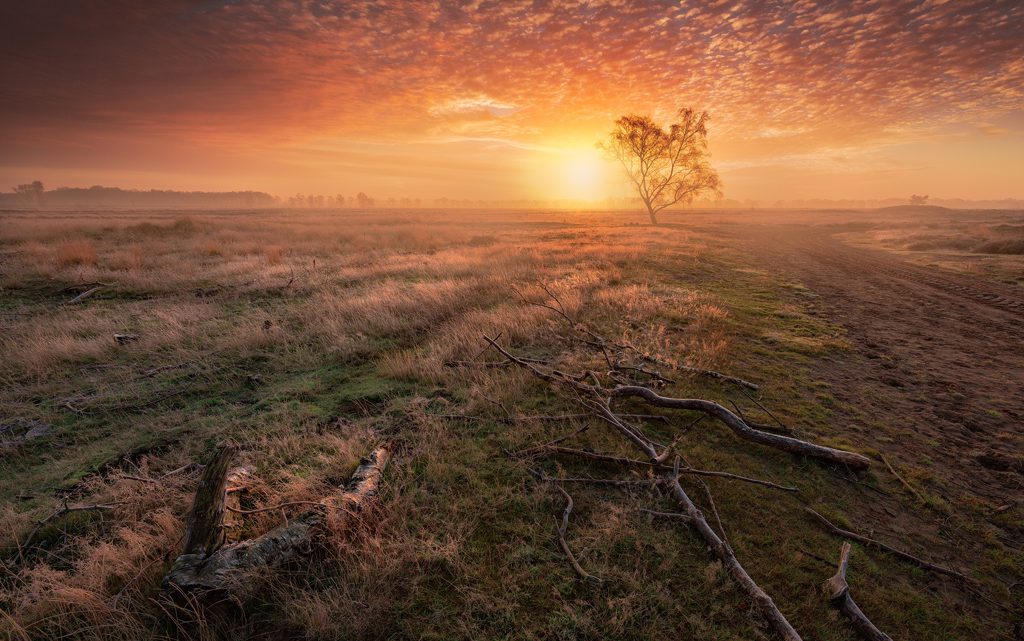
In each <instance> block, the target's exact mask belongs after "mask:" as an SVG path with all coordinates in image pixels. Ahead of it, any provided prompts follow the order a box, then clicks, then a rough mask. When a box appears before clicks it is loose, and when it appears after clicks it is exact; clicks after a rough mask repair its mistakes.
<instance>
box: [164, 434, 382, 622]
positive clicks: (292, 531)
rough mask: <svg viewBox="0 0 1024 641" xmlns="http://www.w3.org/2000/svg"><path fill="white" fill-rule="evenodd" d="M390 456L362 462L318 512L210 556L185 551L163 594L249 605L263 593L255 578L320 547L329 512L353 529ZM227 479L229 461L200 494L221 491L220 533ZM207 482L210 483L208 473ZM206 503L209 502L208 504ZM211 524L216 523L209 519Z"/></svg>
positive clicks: (194, 549) (210, 552)
mask: <svg viewBox="0 0 1024 641" xmlns="http://www.w3.org/2000/svg"><path fill="white" fill-rule="evenodd" d="M219 457H220V453H218V457H216V458H215V459H214V464H212V465H210V466H209V467H208V468H207V469H208V470H209V469H210V468H214V467H216V466H217V464H218V463H219V461H220V458H219ZM388 458H389V452H388V450H387V449H386V448H384V447H380V448H377V449H376V450H374V451H373V452H371V453H370V455H369V456H367V457H366V458H364V459H363V460H362V461H361V462H360V465H359V467H358V468H356V471H355V473H354V474H353V475H352V478H351V479H350V480H349V482H348V484H347V485H346V486H343V487H341V488H339V490H340V491H339V492H338V493H336V494H334V495H332V496H329V497H327V498H325V499H323V500H322V501H320V502H319V503H317V504H316V507H314V509H312V510H309V511H307V512H304V513H303V514H301V515H299V516H298V517H295V518H293V519H289V521H288V522H287V523H286V524H285V525H282V526H280V527H277V528H274V529H273V530H270V531H269V532H267V533H265V534H263V535H261V536H258V537H256V538H253V539H247V540H244V541H238V542H235V543H230V544H228V545H224V546H223V547H220V548H219V549H216V550H215V551H213V550H210V549H209V548H203V550H205V553H204V552H201V551H199V548H198V547H197V546H192V547H186V548H185V551H184V553H183V554H182V555H181V556H179V557H178V558H177V559H176V560H175V562H174V565H173V566H172V567H171V569H170V571H169V572H168V573H167V576H165V577H164V580H163V590H164V593H165V594H167V595H169V596H171V597H174V596H176V595H195V596H203V597H211V596H212V597H214V598H215V599H226V600H228V601H231V602H234V603H244V602H245V601H247V600H248V599H249V598H251V597H252V596H253V595H254V594H255V593H256V591H257V590H258V588H259V581H257V580H255V579H257V578H259V574H260V573H265V572H268V571H273V570H274V569H276V568H278V567H280V566H282V565H284V564H285V563H287V562H289V561H291V560H293V559H295V558H296V557H299V556H301V555H304V554H307V553H309V552H311V551H312V550H313V549H315V548H316V547H317V545H318V543H319V539H320V538H321V537H322V535H323V534H324V533H325V531H326V528H327V525H328V513H329V511H331V510H339V511H341V513H342V519H341V522H340V523H339V525H340V526H341V527H347V526H348V525H350V522H349V520H350V518H351V517H353V516H358V513H359V512H360V511H362V510H364V509H366V507H367V506H368V504H369V503H370V502H371V501H372V500H373V498H374V497H375V496H376V494H377V491H378V488H379V485H380V477H381V474H382V472H383V470H384V468H385V467H386V466H387V462H388ZM226 476H227V464H226V463H225V464H224V472H222V473H221V474H220V475H219V476H217V475H216V474H215V473H211V474H210V475H209V480H210V482H209V483H202V484H200V488H199V490H198V491H197V494H196V499H197V504H198V503H199V498H200V496H204V497H205V496H206V495H207V494H209V493H210V488H211V487H216V488H218V489H219V492H217V494H218V495H219V496H220V505H221V509H220V511H219V513H217V515H216V519H217V521H216V525H217V527H216V528H215V529H216V530H217V531H218V535H219V534H220V529H221V526H222V522H223V513H224V509H223V505H224V496H225V481H226ZM203 480H204V482H205V481H207V475H206V474H204V477H203ZM207 501H208V500H207V499H205V498H204V504H205V502H207ZM193 511H194V512H196V510H193ZM200 513H202V514H213V511H212V510H208V509H205V508H204V509H203V510H202V511H201V512H200ZM211 520H213V519H212V518H211V519H207V521H211ZM207 521H204V523H206V522H207ZM332 525H333V524H332ZM207 538H208V537H207ZM187 540H191V537H187Z"/></svg>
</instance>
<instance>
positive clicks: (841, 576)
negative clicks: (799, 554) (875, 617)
mask: <svg viewBox="0 0 1024 641" xmlns="http://www.w3.org/2000/svg"><path fill="white" fill-rule="evenodd" d="M849 561H850V544H849V543H846V542H844V543H843V547H842V549H841V550H840V551H839V567H838V569H837V570H836V573H835V574H834V575H832V577H831V578H830V579H829V580H828V581H825V586H824V587H825V594H826V595H828V601H829V603H831V604H832V605H833V606H834V607H836V608H837V609H838V610H839V611H840V612H842V613H843V614H844V615H845V616H846V618H847V619H849V620H850V623H851V624H853V627H854V629H855V630H857V632H859V633H860V635H861V636H863V637H864V638H865V639H867V640H868V641H892V637H890V636H889V635H888V634H886V633H884V632H882V631H881V630H879V629H878V628H876V627H875V624H874V623H872V622H871V619H869V618H868V617H867V615H865V614H864V612H863V611H861V609H860V608H859V607H857V604H856V603H855V602H854V600H853V597H852V596H850V584H849V583H847V582H846V566H847V564H848V563H849Z"/></svg>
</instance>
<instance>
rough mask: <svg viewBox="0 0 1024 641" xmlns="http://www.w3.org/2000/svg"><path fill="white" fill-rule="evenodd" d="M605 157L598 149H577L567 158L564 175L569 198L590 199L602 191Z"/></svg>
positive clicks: (566, 192)
mask: <svg viewBox="0 0 1024 641" xmlns="http://www.w3.org/2000/svg"><path fill="white" fill-rule="evenodd" d="M603 163H604V159H603V158H601V155H600V152H598V151H597V150H596V149H586V148H584V149H577V150H573V151H571V152H569V153H568V154H567V155H566V158H565V166H564V169H563V175H564V178H565V194H566V196H568V197H569V198H580V199H589V198H594V196H595V194H597V193H598V192H600V191H601V181H602V179H603V174H604V166H603Z"/></svg>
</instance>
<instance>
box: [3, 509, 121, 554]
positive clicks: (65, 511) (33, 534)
mask: <svg viewBox="0 0 1024 641" xmlns="http://www.w3.org/2000/svg"><path fill="white" fill-rule="evenodd" d="M115 505H116V503H103V504H99V503H98V504H95V505H68V504H67V501H65V503H64V505H63V506H61V507H60V508H58V509H56V510H54V512H53V513H52V514H50V515H49V516H47V517H46V518H44V519H42V520H40V521H38V522H37V523H36V526H35V527H34V528H32V531H31V532H29V534H28V536H27V537H25V542H24V543H21V544H19V545H18V558H19V559H23V558H24V551H25V550H26V549H28V546H29V545H31V543H32V541H33V540H34V539H35V538H36V534H39V530H41V529H43V527H45V526H46V524H47V523H50V522H51V521H53V520H54V519H58V518H60V517H62V516H67V515H68V514H71V513H74V512H94V511H95V512H102V511H106V510H112V509H114V506H115Z"/></svg>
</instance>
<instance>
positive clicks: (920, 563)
mask: <svg viewBox="0 0 1024 641" xmlns="http://www.w3.org/2000/svg"><path fill="white" fill-rule="evenodd" d="M806 510H807V513H808V514H810V515H811V516H813V517H814V518H816V519H818V521H819V522H821V524H822V525H824V526H825V527H826V528H828V530H829V532H831V533H832V534H835V535H836V536H842V537H845V538H847V539H850V540H853V541H857V542H859V543H863V544H864V545H871V546H874V547H876V548H878V549H880V550H885V551H886V552H888V553H889V554H892V555H893V556H896V557H899V558H901V559H903V560H904V561H908V562H910V563H912V564H913V565H916V566H917V567H919V568H922V569H925V570H931V571H932V572H938V573H939V574H945V575H948V576H951V577H953V578H956V579H959V580H961V581H963V582H964V583H970V582H971V579H970V578H968V577H967V576H966V575H964V574H961V573H960V572H957V571H956V570H951V569H949V568H947V567H944V566H941V565H936V564H934V563H931V562H929V561H925V560H924V559H920V558H918V557H916V556H914V555H913V554H910V553H908V552H904V551H903V550H897V549H896V548H894V547H892V546H891V545H887V544H885V543H882V542H881V541H876V540H875V539H872V538H868V537H866V536H864V535H863V534H857V533H856V532H851V531H850V530H844V529H842V528H840V527H839V526H837V525H835V524H834V523H832V522H831V521H829V520H828V519H826V518H825V517H824V516H822V515H821V514H818V513H817V512H815V511H814V510H812V509H811V508H806Z"/></svg>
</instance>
